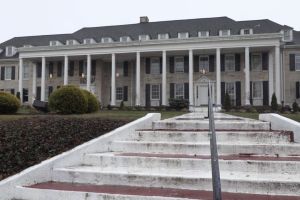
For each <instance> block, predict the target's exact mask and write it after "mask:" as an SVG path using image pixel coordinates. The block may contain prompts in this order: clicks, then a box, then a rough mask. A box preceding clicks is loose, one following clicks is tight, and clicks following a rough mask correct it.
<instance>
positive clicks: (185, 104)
mask: <svg viewBox="0 0 300 200" xmlns="http://www.w3.org/2000/svg"><path fill="white" fill-rule="evenodd" d="M169 105H170V108H173V109H176V110H182V109H184V108H189V100H186V99H169Z"/></svg>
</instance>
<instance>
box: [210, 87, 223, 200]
mask: <svg viewBox="0 0 300 200" xmlns="http://www.w3.org/2000/svg"><path fill="white" fill-rule="evenodd" d="M211 94H212V85H211V84H210V82H209V83H208V117H209V132H210V152H211V172H212V186H213V199H214V200H222V193H221V180H220V169H219V159H218V147H217V139H216V131H215V120H214V112H213V105H212V99H211Z"/></svg>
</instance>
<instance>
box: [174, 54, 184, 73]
mask: <svg viewBox="0 0 300 200" xmlns="http://www.w3.org/2000/svg"><path fill="white" fill-rule="evenodd" d="M179 60H182V61H179ZM174 68H175V72H176V73H184V57H183V56H176V57H175V58H174Z"/></svg>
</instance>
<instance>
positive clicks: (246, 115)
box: [226, 112, 300, 122]
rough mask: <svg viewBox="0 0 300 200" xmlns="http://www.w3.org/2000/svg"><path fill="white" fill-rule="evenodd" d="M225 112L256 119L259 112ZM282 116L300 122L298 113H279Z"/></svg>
mask: <svg viewBox="0 0 300 200" xmlns="http://www.w3.org/2000/svg"><path fill="white" fill-rule="evenodd" d="M226 114H229V115H235V116H239V117H246V118H250V119H258V116H259V114H260V113H247V112H226ZM280 115H282V116H284V117H287V118H290V119H292V120H295V121H297V122H300V113H297V114H294V113H291V114H280Z"/></svg>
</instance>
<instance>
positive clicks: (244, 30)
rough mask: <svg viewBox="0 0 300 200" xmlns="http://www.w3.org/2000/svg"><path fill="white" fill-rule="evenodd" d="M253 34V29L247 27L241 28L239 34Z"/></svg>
mask: <svg viewBox="0 0 300 200" xmlns="http://www.w3.org/2000/svg"><path fill="white" fill-rule="evenodd" d="M252 34H253V29H252V28H248V29H241V35H252Z"/></svg>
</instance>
